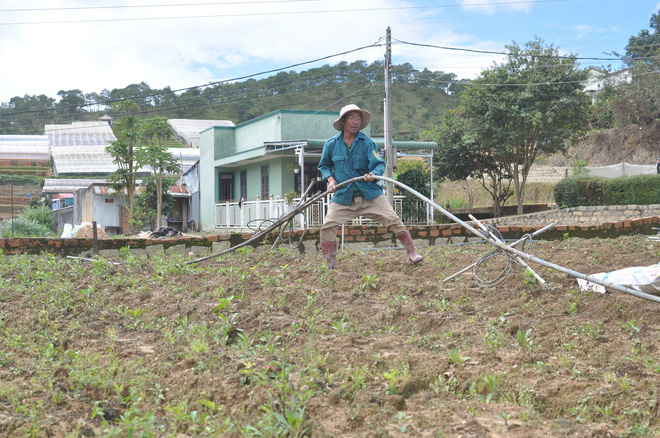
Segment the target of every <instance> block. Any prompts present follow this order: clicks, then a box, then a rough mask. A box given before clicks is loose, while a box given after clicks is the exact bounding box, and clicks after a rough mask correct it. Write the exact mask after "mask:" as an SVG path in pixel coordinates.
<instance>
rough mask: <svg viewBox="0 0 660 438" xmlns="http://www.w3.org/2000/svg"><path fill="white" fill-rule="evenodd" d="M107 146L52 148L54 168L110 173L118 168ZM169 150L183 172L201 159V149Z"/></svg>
mask: <svg viewBox="0 0 660 438" xmlns="http://www.w3.org/2000/svg"><path fill="white" fill-rule="evenodd" d="M105 148H106V147H105V146H101V145H93V146H68V147H60V148H53V149H51V154H52V157H53V168H54V170H55V174H56V175H95V174H98V175H109V174H110V173H112V172H114V171H115V170H117V165H116V164H114V163H113V162H112V156H110V155H109V154H108V153H107V152H106V151H105ZM167 151H168V152H170V153H171V154H172V156H173V157H174V158H175V159H177V160H178V161H179V162H180V163H181V172H182V173H185V172H186V171H188V169H190V167H192V166H193V165H194V164H195V163H196V162H197V161H199V149H192V148H168V149H167ZM150 172H151V168H150V167H148V166H147V167H144V168H142V169H140V170H139V171H138V173H139V174H141V175H146V174H149V173H150Z"/></svg>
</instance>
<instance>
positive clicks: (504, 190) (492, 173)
mask: <svg viewBox="0 0 660 438" xmlns="http://www.w3.org/2000/svg"><path fill="white" fill-rule="evenodd" d="M423 137H424V138H425V139H427V140H431V141H435V142H437V143H438V152H437V153H436V154H434V155H433V169H434V171H435V174H436V175H437V177H438V179H444V178H446V179H449V180H452V181H459V180H463V179H464V180H466V183H467V181H468V180H469V178H474V179H476V180H477V181H479V183H480V184H481V186H482V187H483V188H484V189H485V190H486V191H487V192H488V193H489V194H490V196H491V199H492V200H493V215H494V216H495V217H498V216H500V215H501V210H502V206H503V205H504V204H505V203H506V201H507V200H508V199H509V198H510V197H511V195H512V194H513V192H512V190H511V175H510V174H509V173H508V172H507V171H506V168H504V167H502V166H500V165H499V164H498V162H497V160H496V156H495V155H494V154H493V153H492V152H491V145H490V144H489V143H482V142H475V141H474V137H473V136H472V135H470V132H469V124H468V123H467V120H465V119H463V118H461V117H460V112H459V110H454V111H450V112H448V113H447V114H446V115H445V117H444V118H443V120H442V122H441V123H440V125H438V126H435V127H433V128H432V129H430V130H428V131H426V132H424V134H423ZM468 187H469V184H468ZM469 193H470V192H469V190H468V196H470V195H469ZM470 204H472V201H471V200H470Z"/></svg>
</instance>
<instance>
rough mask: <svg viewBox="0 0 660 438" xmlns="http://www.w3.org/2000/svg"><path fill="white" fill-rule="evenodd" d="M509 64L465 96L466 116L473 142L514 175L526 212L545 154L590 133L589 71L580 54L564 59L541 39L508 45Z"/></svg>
mask: <svg viewBox="0 0 660 438" xmlns="http://www.w3.org/2000/svg"><path fill="white" fill-rule="evenodd" d="M507 49H508V52H509V54H510V55H509V56H508V59H507V61H506V62H504V63H502V64H496V65H494V66H493V67H492V68H489V69H487V70H484V71H483V72H482V73H481V76H480V77H479V78H478V79H477V80H475V81H474V83H473V84H472V86H470V87H468V88H467V89H466V90H465V91H464V92H463V93H462V94H461V97H460V105H459V108H460V111H459V113H460V116H461V117H462V118H463V119H464V120H465V121H466V125H467V133H468V135H469V137H470V141H471V142H472V143H473V144H477V145H480V149H482V148H483V149H482V150H484V151H486V152H487V154H488V156H489V157H490V158H491V159H492V160H493V161H494V163H495V164H496V165H497V166H498V167H499V172H498V173H499V174H500V176H502V177H505V178H507V177H510V178H511V179H512V181H513V183H514V185H515V188H516V196H517V201H518V214H522V206H523V201H524V198H525V185H526V182H527V176H528V175H529V171H530V169H531V167H532V164H534V160H535V158H536V156H537V154H538V153H539V152H541V151H542V152H545V153H548V154H551V153H554V152H557V151H559V150H563V149H564V148H565V144H566V140H567V139H569V138H570V137H571V136H572V135H574V134H575V133H578V132H581V131H583V130H585V129H586V127H587V122H588V114H587V106H588V99H587V97H586V95H584V94H583V93H582V92H581V87H582V83H583V81H584V80H585V79H586V77H587V72H586V71H585V70H581V69H579V68H578V65H577V60H576V59H575V56H574V55H569V56H560V54H559V50H558V49H557V48H556V47H554V46H553V45H549V46H548V45H545V44H544V42H543V41H542V40H541V39H539V38H536V39H535V40H533V41H530V42H528V43H526V44H525V45H524V46H522V47H521V46H518V45H517V44H515V43H513V44H512V45H509V46H507Z"/></svg>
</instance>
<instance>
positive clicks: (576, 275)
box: [186, 175, 660, 303]
mask: <svg viewBox="0 0 660 438" xmlns="http://www.w3.org/2000/svg"><path fill="white" fill-rule="evenodd" d="M371 177H372V178H373V179H376V180H380V181H384V182H387V183H391V184H394V185H396V186H399V187H400V188H402V189H404V190H406V191H407V192H409V193H411V194H413V195H414V196H416V197H417V198H419V199H421V200H422V201H424V202H426V203H427V204H429V205H430V206H432V207H433V208H435V209H436V210H438V211H439V212H440V213H442V214H443V215H445V216H446V217H448V218H449V219H451V220H452V221H454V222H456V223H457V224H459V225H461V226H462V227H463V228H465V229H466V230H468V231H469V232H471V233H472V234H474V235H476V236H478V237H481V238H482V239H484V240H485V241H487V242H488V243H490V244H491V245H494V246H496V247H498V248H500V249H502V250H503V251H506V252H508V253H510V254H513V255H516V256H518V257H520V258H523V259H525V260H529V261H531V262H534V263H538V264H539V265H541V266H545V267H546V268H550V269H554V270H555V271H559V272H562V273H564V274H567V275H570V276H571V277H574V278H581V279H584V280H587V281H589V282H592V283H596V284H600V285H601V286H604V287H606V288H610V289H614V290H617V291H619V292H623V293H627V294H630V295H633V296H636V297H638V298H644V299H647V300H650V301H655V302H657V303H660V296H655V295H650V294H647V293H644V292H641V291H638V290H635V289H632V288H629V287H625V286H621V285H618V284H614V283H610V282H607V281H603V280H601V279H599V278H596V277H593V276H590V275H586V274H583V273H581V272H578V271H574V270H572V269H568V268H565V267H563V266H560V265H557V264H554V263H550V262H547V261H545V260H543V259H540V258H538V257H535V256H533V255H531V254H527V253H525V252H522V251H519V250H517V249H515V248H512V247H510V246H508V245H506V244H505V243H502V242H500V241H498V240H496V239H493V238H492V237H490V236H487V235H486V234H484V233H482V232H481V231H479V230H477V229H476V228H474V227H473V226H471V225H470V224H468V223H466V222H464V221H462V220H461V219H459V218H458V217H456V216H454V215H453V214H452V213H450V212H448V211H447V210H445V209H444V208H442V207H441V206H440V205H438V204H436V203H435V202H433V201H432V200H430V199H429V198H427V197H426V196H424V195H422V194H421V193H419V192H418V191H417V190H415V189H412V188H410V187H408V186H407V185H405V184H402V183H400V182H399V181H396V180H394V179H392V178H388V177H385V176H379V175H371ZM360 180H364V176H358V177H355V178H352V179H349V180H347V181H344V182H343V183H341V184H338V185H337V187H336V189H340V188H342V187H344V186H346V185H348V184H351V183H353V182H355V181H360ZM336 189H335V190H336ZM328 193H329V192H328V191H325V192H323V193H320V194H318V195H316V196H314V197H312V198H310V199H309V200H307V201H306V202H305V203H301V204H300V205H298V206H297V207H296V208H295V209H293V210H292V211H291V212H289V213H288V214H287V215H285V216H284V217H282V218H281V219H280V220H279V221H278V222H276V223H274V224H273V225H271V226H270V227H268V228H266V229H265V230H263V231H262V232H260V233H258V234H255V235H254V236H253V237H252V238H251V239H249V240H246V241H244V242H242V243H240V244H238V245H236V246H234V247H231V248H229V249H226V250H224V251H221V252H219V253H217V254H211V255H209V256H206V257H202V258H199V259H196V260H191V261H188V262H186V264H193V263H199V262H202V261H204V260H209V259H212V258H214V257H219V256H221V255H223V254H226V253H228V252H231V251H235V250H237V249H239V248H241V247H243V246H246V245H248V244H249V243H251V242H254V241H258V240H260V239H262V238H263V237H264V236H266V235H267V234H268V233H270V232H271V231H273V230H274V229H276V228H277V227H278V226H280V224H282V223H285V222H287V221H289V220H291V219H293V218H294V217H295V216H296V215H297V214H299V213H301V212H302V211H303V210H304V209H305V208H307V207H308V206H309V205H311V204H313V203H314V202H317V201H318V200H319V199H321V198H323V197H324V196H326V195H327V194H328Z"/></svg>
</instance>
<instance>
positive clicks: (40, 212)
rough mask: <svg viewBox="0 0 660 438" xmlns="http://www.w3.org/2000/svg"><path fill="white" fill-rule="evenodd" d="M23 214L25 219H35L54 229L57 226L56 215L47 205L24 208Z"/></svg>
mask: <svg viewBox="0 0 660 438" xmlns="http://www.w3.org/2000/svg"><path fill="white" fill-rule="evenodd" d="M21 216H22V217H24V218H25V219H28V220H31V221H34V222H36V223H38V224H41V225H43V226H45V227H47V228H48V229H49V230H52V229H53V227H54V226H55V217H54V216H53V211H52V210H51V209H50V208H49V207H48V206H45V205H38V206H30V207H28V208H26V209H25V210H23V213H21Z"/></svg>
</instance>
